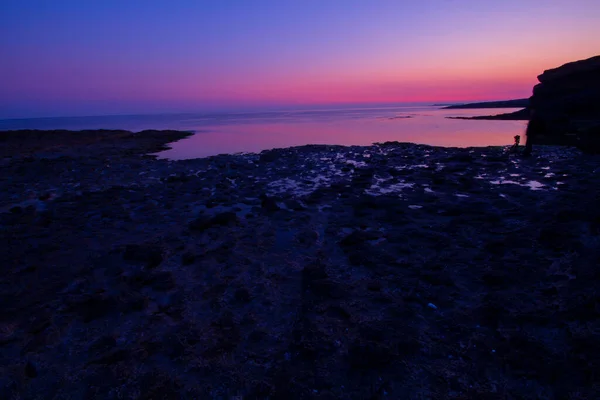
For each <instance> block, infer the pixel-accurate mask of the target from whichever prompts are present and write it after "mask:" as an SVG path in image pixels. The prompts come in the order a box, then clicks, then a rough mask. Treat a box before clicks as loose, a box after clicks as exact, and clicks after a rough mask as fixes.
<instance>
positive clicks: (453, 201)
mask: <svg viewBox="0 0 600 400" xmlns="http://www.w3.org/2000/svg"><path fill="white" fill-rule="evenodd" d="M86 134H87V133H86ZM28 135H31V136H28V137H26V138H25V139H27V140H25V139H24V138H19V137H18V135H17V134H16V133H11V134H9V135H7V134H5V133H0V137H2V141H1V142H0V147H1V153H2V156H3V159H2V168H3V174H1V175H0V185H1V187H0V190H1V191H0V193H1V195H0V243H1V246H2V251H1V252H0V254H1V256H0V257H2V259H1V260H0V261H1V264H2V268H3V273H2V274H1V276H0V304H2V307H1V309H0V397H3V398H12V397H15V398H56V399H64V398H236V396H238V397H239V396H242V397H243V398H347V399H354V398H355V399H363V398H415V399H416V398H457V399H459V398H492V399H493V398H497V399H506V398H514V399H526V398H527V399H529V398H548V399H551V398H594V397H595V394H596V393H597V388H598V385H600V375H598V373H597V372H596V371H598V367H599V366H600V346H599V345H598V343H600V340H599V339H600V337H599V332H600V302H599V298H598V296H597V287H598V285H599V284H600V272H599V270H598V265H600V252H599V250H598V249H599V248H600V212H599V211H598V204H600V184H599V183H600V182H599V181H598V180H599V179H598V172H599V171H600V159H599V158H597V157H593V156H582V155H581V154H580V153H579V152H578V151H576V150H574V149H570V148H555V147H540V148H539V150H538V149H536V154H535V155H534V156H533V157H531V158H527V159H522V158H519V157H518V156H516V155H509V154H507V153H506V152H505V151H504V149H501V148H469V149H454V148H436V147H430V146H422V145H413V144H405V143H382V144H377V145H373V146H369V147H358V146H353V147H342V146H303V147H297V148H290V149H275V150H271V151H268V152H263V153H262V154H243V155H221V156H215V157H210V158H206V159H196V160H186V161H177V162H173V161H168V160H157V159H155V158H154V157H152V156H147V155H145V154H147V153H149V152H155V151H158V150H160V149H161V148H164V146H165V144H166V143H167V142H169V141H172V140H176V139H178V138H180V137H183V136H185V134H184V133H173V132H171V133H164V132H163V133H162V134H161V133H158V132H150V133H147V134H146V135H143V134H135V135H134V134H129V133H123V132H113V133H111V131H103V132H99V133H98V132H96V133H94V134H93V135H92V136H90V137H88V138H87V139H84V138H80V137H77V136H74V134H71V133H61V132H46V133H43V132H35V133H30V134H28ZM50 135H53V136H50ZM161 135H162V136H161ZM92 139H93V140H92ZM50 144H51V145H52V146H50Z"/></svg>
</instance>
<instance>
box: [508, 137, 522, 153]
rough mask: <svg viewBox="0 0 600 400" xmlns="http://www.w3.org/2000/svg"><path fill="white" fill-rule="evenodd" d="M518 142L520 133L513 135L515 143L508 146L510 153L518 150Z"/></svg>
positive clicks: (519, 141)
mask: <svg viewBox="0 0 600 400" xmlns="http://www.w3.org/2000/svg"><path fill="white" fill-rule="evenodd" d="M519 143H521V135H515V144H513V145H512V147H511V148H510V152H511V153H516V152H518V151H519Z"/></svg>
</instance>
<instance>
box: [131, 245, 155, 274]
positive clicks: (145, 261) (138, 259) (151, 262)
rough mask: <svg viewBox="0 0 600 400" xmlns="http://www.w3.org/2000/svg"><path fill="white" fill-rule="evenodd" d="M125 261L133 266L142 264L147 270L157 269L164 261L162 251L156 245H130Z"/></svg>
mask: <svg viewBox="0 0 600 400" xmlns="http://www.w3.org/2000/svg"><path fill="white" fill-rule="evenodd" d="M123 259H124V260H125V261H127V262H129V263H132V264H142V265H144V266H145V267H146V268H155V267H157V266H159V265H160V263H162V261H163V255H162V250H161V249H160V248H159V247H158V246H157V245H154V244H142V245H140V244H128V245H127V246H125V252H124V253H123Z"/></svg>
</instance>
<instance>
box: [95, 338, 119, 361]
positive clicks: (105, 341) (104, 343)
mask: <svg viewBox="0 0 600 400" xmlns="http://www.w3.org/2000/svg"><path fill="white" fill-rule="evenodd" d="M116 346H117V341H116V340H115V338H114V337H112V336H102V337H100V338H98V339H96V340H95V341H94V342H92V344H91V345H90V347H89V349H88V353H89V354H90V355H92V356H97V355H99V354H101V353H106V352H107V351H109V350H110V349H112V348H113V347H116Z"/></svg>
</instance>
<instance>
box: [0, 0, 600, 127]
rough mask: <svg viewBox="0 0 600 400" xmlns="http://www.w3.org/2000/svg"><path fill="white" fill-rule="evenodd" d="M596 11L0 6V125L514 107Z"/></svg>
mask: <svg viewBox="0 0 600 400" xmlns="http://www.w3.org/2000/svg"><path fill="white" fill-rule="evenodd" d="M598 21H600V1H598V0H561V1H558V0H503V1H493V2H492V1H483V0H416V1H413V0H403V1H400V0H389V1H388V0H360V1H359V0H273V1H271V0H210V1H205V0H177V1H176V0H171V1H168V0H165V1H153V0H118V1H115V0H56V1H52V0H37V1H35V0H2V1H1V2H0V118H19V117H37V116H70V115H101V114H126V113H152V112H192V111H204V110H214V109H227V108H231V109H235V108H237V109H243V108H247V109H250V108H259V107H272V106H307V105H333V104H335V105H339V104H369V103H386V102H449V101H471V100H494V99H506V98H517V97H527V96H529V95H530V93H531V88H532V86H533V84H535V83H536V76H537V75H538V74H540V73H541V72H542V71H543V70H544V69H548V68H552V67H556V66H559V65H561V64H563V63H565V62H568V61H573V60H577V59H582V58H588V57H591V56H593V55H597V54H599V53H600V24H599V23H598Z"/></svg>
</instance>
